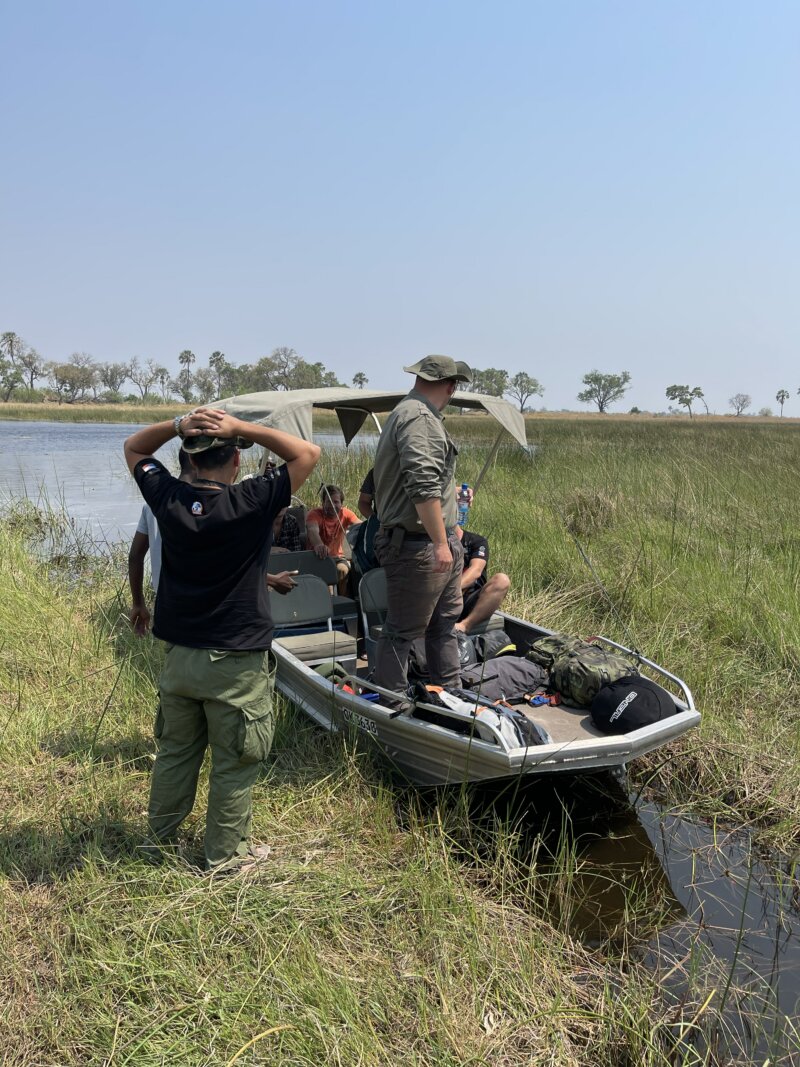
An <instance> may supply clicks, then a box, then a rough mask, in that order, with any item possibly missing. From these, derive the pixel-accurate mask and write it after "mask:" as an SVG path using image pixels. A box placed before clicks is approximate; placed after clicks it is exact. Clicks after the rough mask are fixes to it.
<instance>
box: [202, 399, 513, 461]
mask: <svg viewBox="0 0 800 1067" xmlns="http://www.w3.org/2000/svg"><path fill="white" fill-rule="evenodd" d="M406 395H407V394H406V393H405V392H399V393H382V392H378V391H376V390H372V389H347V388H336V389H293V390H287V391H277V392H269V393H245V394H243V395H242V396H233V397H228V398H227V399H225V400H220V401H218V402H217V403H216V404H215V407H220V408H224V409H225V411H228V412H230V414H231V415H236V416H237V418H240V419H244V420H245V421H247V422H261V423H263V424H264V425H266V426H273V427H274V428H275V429H276V430H285V431H286V432H287V433H292V434H295V435H296V436H297V437H302V438H304V439H305V440H306V441H310V440H311V435H312V425H313V412H314V409H315V408H318V409H321V410H326V411H335V412H336V414H337V416H338V418H339V425H340V426H341V428H342V433H343V435H344V440H345V444H348V445H349V444H350V442H351V441H352V440H353V438H354V437H355V436H356V434H357V433H358V431H359V430H360V429H361V427H362V426H363V425H364V422H365V420H366V419H367V418H369V417H370V415H379V414H381V413H384V412H387V411H392V409H393V408H394V407H395V406H396V405H397V404H398V403H399V402H400V401H401V400H402V399H403V397H404V396H406ZM454 403H455V405H456V406H458V407H463V408H468V409H470V410H478V411H485V412H486V413H487V414H489V415H491V417H492V418H493V419H495V420H496V421H497V422H498V423H500V425H501V426H502V428H503V429H504V430H506V431H507V432H508V433H509V434H510V435H511V436H512V437H513V438H514V440H515V441H517V442H518V443H519V444H520V445H522V447H523V448H527V439H526V437H525V420H524V419H523V417H522V415H521V414H520V412H519V411H517V409H516V408H515V407H513V406H512V405H511V404H509V403H508V401H507V400H503V399H502V397H499V396H484V395H483V394H481V393H462V392H460V391H459V392H458V393H456V396H455V400H454Z"/></svg>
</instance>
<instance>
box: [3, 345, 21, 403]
mask: <svg viewBox="0 0 800 1067" xmlns="http://www.w3.org/2000/svg"><path fill="white" fill-rule="evenodd" d="M24 384H25V379H24V378H23V376H22V371H21V370H20V368H19V367H17V366H16V364H14V363H13V362H12V361H11V360H10V359H7V358H6V356H0V399H1V400H3V402H4V403H5V402H7V401H9V400H10V399H11V394H12V393H13V392H14V390H15V389H17V388H19V386H21V385H24Z"/></svg>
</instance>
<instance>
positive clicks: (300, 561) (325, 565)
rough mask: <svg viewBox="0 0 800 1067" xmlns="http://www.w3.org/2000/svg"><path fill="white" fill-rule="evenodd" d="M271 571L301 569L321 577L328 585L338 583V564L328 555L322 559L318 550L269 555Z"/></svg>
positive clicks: (303, 571)
mask: <svg viewBox="0 0 800 1067" xmlns="http://www.w3.org/2000/svg"><path fill="white" fill-rule="evenodd" d="M269 569H270V571H279V570H280V571H300V573H301V574H313V575H315V576H316V577H317V578H321V579H322V580H323V582H325V584H326V585H336V582H337V579H338V575H337V573H336V564H335V563H334V561H333V560H332V559H331V558H330V557H328V556H326V558H325V559H320V558H319V556H317V554H316V552H275V553H274V554H271V555H270V557H269Z"/></svg>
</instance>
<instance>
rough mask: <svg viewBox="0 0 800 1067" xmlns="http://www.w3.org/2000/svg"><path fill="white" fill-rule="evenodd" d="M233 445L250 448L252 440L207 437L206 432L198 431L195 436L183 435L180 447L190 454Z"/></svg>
mask: <svg viewBox="0 0 800 1067" xmlns="http://www.w3.org/2000/svg"><path fill="white" fill-rule="evenodd" d="M229 445H234V446H235V447H236V448H252V447H253V442H252V441H246V440H245V439H244V437H209V435H208V434H205V433H200V434H198V435H197V436H196V437H184V439H183V441H182V442H181V447H182V448H183V451H184V452H188V453H189V455H190V456H193V455H195V454H196V453H197V452H208V451H209V449H211V448H226V447H228V446H229Z"/></svg>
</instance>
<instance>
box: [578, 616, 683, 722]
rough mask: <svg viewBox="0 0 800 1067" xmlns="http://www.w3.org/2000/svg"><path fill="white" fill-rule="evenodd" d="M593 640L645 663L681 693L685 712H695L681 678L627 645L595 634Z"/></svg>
mask: <svg viewBox="0 0 800 1067" xmlns="http://www.w3.org/2000/svg"><path fill="white" fill-rule="evenodd" d="M594 640H595V641H604V642H605V644H607V645H611V647H612V648H616V649H618V650H619V651H620V652H624V653H625V654H626V655H628V656H633V658H634V659H635V660H637V661H638V662H639V663H645V664H646V665H647V666H648V667H649V668H650V670H652V671H655V672H656V674H660V675H661V676H662V677H663V678H668V679H669V680H670V681H671V682H672V683H673V684H674V685H676V686H677V687H678V689H680V691H681V692H682V693H683V696H684V703H685V704H686V710H687V711H697V708H696V707H695V706H694V697H693V696H692V691H691V689H690V688H689V686H688V685H687V684H686V682H684V681H683V679H682V678H679V677H678V676H677V674H672V673H671V671H668V670H666V668H664V667H660V666H659V665H658V664H657V663H654V662H653V660H651V659H648V658H647V656H643V655H642V654H641V652H636V651H635V650H634V649H632V648H628V647H627V645H621V644H619V642H618V641H612V640H611V638H610V637H603V635H602V634H597V635H596V636H595V637H594Z"/></svg>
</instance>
